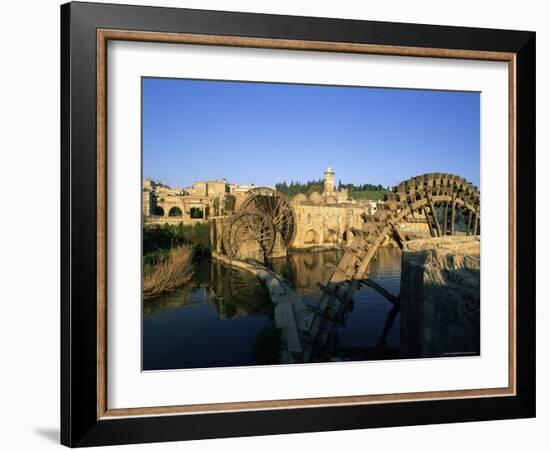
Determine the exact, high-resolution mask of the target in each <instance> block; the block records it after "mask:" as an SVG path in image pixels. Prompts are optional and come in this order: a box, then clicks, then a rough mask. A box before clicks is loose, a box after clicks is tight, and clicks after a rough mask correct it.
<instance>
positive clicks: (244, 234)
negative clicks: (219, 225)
mask: <svg viewBox="0 0 550 450" xmlns="http://www.w3.org/2000/svg"><path fill="white" fill-rule="evenodd" d="M223 245H224V247H225V251H226V252H227V254H228V255H229V256H230V257H231V258H235V257H236V256H237V255H238V254H239V249H244V248H247V246H250V245H252V246H253V247H254V246H256V245H258V246H259V247H260V249H261V250H262V252H263V255H264V257H266V256H268V255H269V254H270V253H271V251H272V250H273V246H274V245H275V228H274V226H273V224H272V223H271V220H269V217H267V215H266V214H264V213H262V212H260V211H255V210H252V209H249V210H245V211H241V212H239V213H237V214H235V215H233V216H231V217H230V218H229V219H228V221H227V224H226V225H225V226H224V233H223Z"/></svg>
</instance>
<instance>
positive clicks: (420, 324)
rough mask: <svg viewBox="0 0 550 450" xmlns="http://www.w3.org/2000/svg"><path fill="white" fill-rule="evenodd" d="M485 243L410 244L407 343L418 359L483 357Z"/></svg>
mask: <svg viewBox="0 0 550 450" xmlns="http://www.w3.org/2000/svg"><path fill="white" fill-rule="evenodd" d="M479 244H480V241H479V237H478V236H447V237H443V238H435V239H420V240H415V241H409V242H406V243H405V245H404V248H403V256H402V270H401V294H400V296H401V340H402V346H403V347H404V348H405V349H406V351H407V352H409V353H411V354H412V355H415V356H441V355H445V354H457V353H465V354H466V353H468V354H478V353H479V346H480V343H479V331H480V330H479V326H480V324H479V317H480V315H479V312H480V274H479V271H480V245H479Z"/></svg>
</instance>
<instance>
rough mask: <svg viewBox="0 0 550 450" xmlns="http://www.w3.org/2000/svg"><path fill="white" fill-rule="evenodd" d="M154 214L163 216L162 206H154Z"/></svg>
mask: <svg viewBox="0 0 550 450" xmlns="http://www.w3.org/2000/svg"><path fill="white" fill-rule="evenodd" d="M153 215H154V216H164V209H163V208H162V206H155V209H154V210H153Z"/></svg>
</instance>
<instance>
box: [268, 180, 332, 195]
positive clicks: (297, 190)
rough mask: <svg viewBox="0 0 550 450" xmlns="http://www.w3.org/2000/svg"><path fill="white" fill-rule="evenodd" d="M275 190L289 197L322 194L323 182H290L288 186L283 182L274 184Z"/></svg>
mask: <svg viewBox="0 0 550 450" xmlns="http://www.w3.org/2000/svg"><path fill="white" fill-rule="evenodd" d="M275 189H277V190H278V191H279V192H282V193H283V194H285V195H287V196H289V197H294V196H295V195H297V194H306V195H309V194H311V193H312V192H313V191H317V192H323V180H312V181H306V182H305V183H301V182H299V181H292V182H291V183H290V184H287V183H286V181H283V182H282V183H277V184H275Z"/></svg>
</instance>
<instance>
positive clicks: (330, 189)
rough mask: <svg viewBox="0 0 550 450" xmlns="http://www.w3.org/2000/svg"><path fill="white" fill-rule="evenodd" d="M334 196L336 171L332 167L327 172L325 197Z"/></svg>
mask: <svg viewBox="0 0 550 450" xmlns="http://www.w3.org/2000/svg"><path fill="white" fill-rule="evenodd" d="M332 194H334V171H333V170H332V168H331V167H330V166H328V168H327V170H325V195H332Z"/></svg>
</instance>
